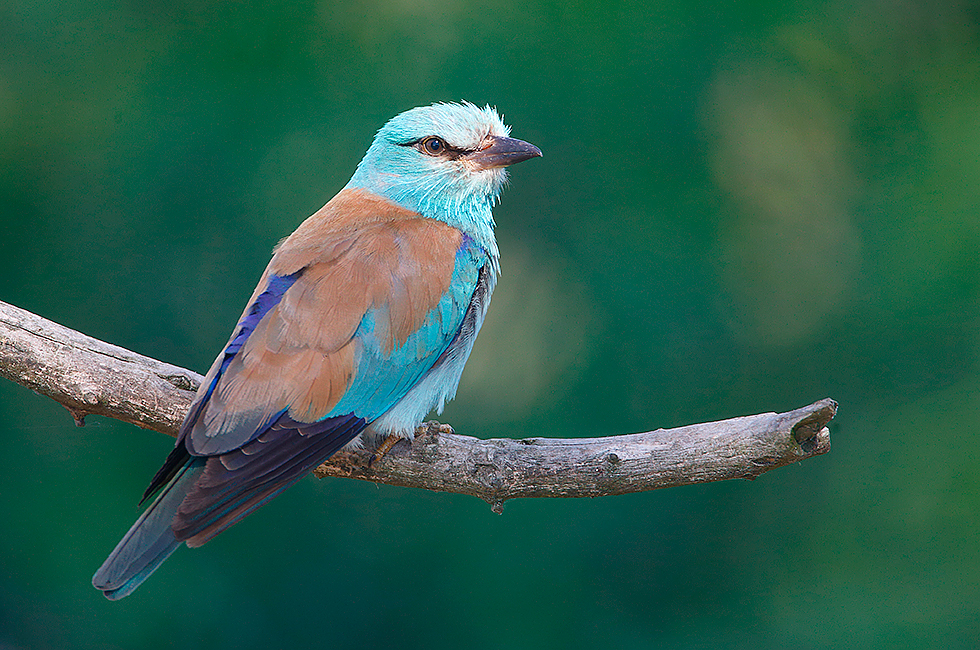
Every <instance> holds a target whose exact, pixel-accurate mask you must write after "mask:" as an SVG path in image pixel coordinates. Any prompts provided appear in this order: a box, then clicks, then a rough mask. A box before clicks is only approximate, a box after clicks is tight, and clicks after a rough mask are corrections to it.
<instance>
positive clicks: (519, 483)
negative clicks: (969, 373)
mask: <svg viewBox="0 0 980 650" xmlns="http://www.w3.org/2000/svg"><path fill="white" fill-rule="evenodd" d="M0 375H2V376H4V377H6V378H8V379H10V380H12V381H15V382H17V383H18V384H21V385H23V386H26V387H28V388H30V389H31V390H34V391H35V392H37V393H40V394H42V395H46V396H48V397H50V398H52V399H54V400H55V401H57V402H59V403H60V404H63V405H64V406H65V407H66V408H68V410H69V411H70V412H71V414H72V415H73V416H74V418H75V421H76V422H77V423H78V424H79V425H81V424H83V423H84V419H85V416H86V415H88V414H97V415H104V416H107V417H111V418H116V419H119V420H123V421H124V422H130V423H132V424H136V425H138V426H140V427H143V428H146V429H152V430H154V431H159V432H161V433H166V434H168V435H171V436H173V435H176V432H177V429H178V427H179V426H180V422H181V421H182V420H183V417H184V413H185V412H186V411H187V408H188V406H189V405H190V403H191V400H192V399H193V397H194V391H196V390H197V387H198V385H200V382H201V379H202V378H201V376H200V375H198V374H197V373H195V372H191V371H190V370H185V369H183V368H179V367H177V366H173V365H170V364H167V363H163V362H160V361H156V360H154V359H150V358H148V357H144V356H142V355H139V354H136V353H135V352H130V351H129V350H126V349H124V348H120V347H118V346H115V345H110V344H108V343H104V342H102V341H99V340H97V339H94V338H91V337H89V336H85V335H84V334H81V333H79V332H76V331H74V330H71V329H68V328H66V327H63V326H61V325H58V324H56V323H52V322H51V321H48V320H45V319H43V318H41V317H39V316H36V315H34V314H32V313H30V312H27V311H24V310H23V309H18V308H17V307H13V306H11V305H8V304H6V303H3V302H0ZM836 411H837V403H836V402H834V401H833V400H831V399H824V400H821V401H819V402H815V403H814V404H811V405H809V406H805V407H803V408H800V409H797V410H795V411H790V412H788V413H764V414H761V415H751V416H747V417H739V418H733V419H731V420H723V421H720V422H710V423H706V424H693V425H690V426H686V427H680V428H676V429H666V430H664V429H661V430H657V431H650V432H647V433H635V434H628V435H613V436H608V437H604V438H579V439H549V438H525V439H523V440H515V439H493V440H481V439H479V438H473V437H471V436H462V435H458V434H456V433H453V432H452V430H451V428H449V427H447V426H445V425H439V424H438V423H427V425H426V426H424V427H422V428H420V429H419V433H418V434H417V435H416V437H415V440H414V441H413V442H411V443H409V442H408V441H403V442H399V443H398V444H397V445H395V446H394V447H393V448H392V450H391V451H390V452H389V453H388V454H387V455H386V456H384V457H383V458H382V459H381V460H379V461H378V462H377V463H374V464H373V465H372V464H370V463H369V459H370V457H371V453H372V452H371V450H370V449H356V450H351V451H346V452H343V453H340V454H337V455H336V456H334V457H333V458H331V459H330V461H328V462H327V463H324V464H323V465H321V466H320V467H318V468H317V469H316V470H315V471H314V474H315V475H316V476H318V477H321V478H323V477H326V476H339V477H347V478H356V479H362V480H367V481H374V482H377V483H386V484H390V485H401V486H405V487H419V488H425V489H428V490H438V491H445V492H457V493H461V494H470V495H473V496H477V497H480V498H481V499H483V500H485V501H487V502H488V503H490V504H491V506H492V507H493V509H494V510H495V511H497V512H499V511H500V510H501V509H502V507H503V502H504V501H505V500H507V499H514V498H519V497H597V496H606V495H613V494H625V493H629V492H641V491H645V490H653V489H657V488H664V487H673V486H678V485H689V484H691V483H704V482H708V481H721V480H726V479H732V478H750V479H751V478H755V477H756V476H758V475H760V474H762V473H764V472H767V471H769V470H771V469H775V468H776V467H782V466H783V465H788V464H790V463H795V462H798V461H801V460H805V459H807V458H811V457H813V456H818V455H820V454H824V453H827V452H828V451H829V450H830V432H829V431H828V429H827V428H826V425H827V423H828V422H829V421H830V420H831V419H832V418H833V417H834V415H835V414H836Z"/></svg>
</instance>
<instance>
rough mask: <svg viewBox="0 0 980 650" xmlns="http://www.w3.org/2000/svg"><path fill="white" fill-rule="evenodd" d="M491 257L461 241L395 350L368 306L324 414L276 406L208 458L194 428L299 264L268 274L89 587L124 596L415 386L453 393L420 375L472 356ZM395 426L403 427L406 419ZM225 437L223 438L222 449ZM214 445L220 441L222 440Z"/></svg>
mask: <svg viewBox="0 0 980 650" xmlns="http://www.w3.org/2000/svg"><path fill="white" fill-rule="evenodd" d="M489 261H490V260H489V259H488V258H487V255H486V252H485V251H483V250H482V249H481V248H479V246H477V245H476V244H475V243H474V242H473V241H472V240H469V238H465V239H464V242H463V246H462V247H461V248H460V250H459V251H458V252H457V256H456V265H455V270H454V272H453V276H452V280H451V284H450V287H449V289H448V290H447V291H446V292H445V293H444V295H443V296H442V297H441V298H440V300H439V302H438V304H437V305H436V306H435V307H434V308H433V309H432V310H431V311H430V312H429V314H428V315H427V316H426V318H425V320H424V322H423V323H422V324H421V326H420V327H419V328H418V329H417V330H416V331H415V332H413V333H412V334H410V335H409V336H408V338H407V339H406V340H405V341H404V342H402V343H401V345H397V346H396V347H395V348H394V349H392V350H385V349H384V345H383V342H382V341H381V340H379V339H378V338H377V337H376V336H375V320H374V319H375V318H377V317H381V315H380V314H379V313H378V312H377V311H376V310H369V311H368V313H366V314H365V316H364V317H363V319H362V321H361V324H360V326H359V327H358V329H357V331H356V332H355V334H354V336H355V337H356V338H358V340H359V350H360V352H359V356H358V358H357V361H356V365H355V371H354V376H353V379H352V381H351V384H350V386H349V388H348V390H347V392H346V393H345V394H344V396H343V397H342V398H341V400H340V402H338V403H337V404H336V406H335V407H334V408H333V409H332V410H331V411H330V412H329V413H328V414H327V415H326V416H325V417H324V418H323V419H321V420H319V421H317V422H312V423H307V422H299V421H297V420H295V419H293V418H292V417H290V416H289V414H288V410H283V411H279V412H278V413H273V414H272V415H271V416H269V417H267V418H265V419H264V420H263V421H260V422H258V423H256V424H254V425H252V426H253V427H255V428H254V430H252V431H250V432H245V431H242V432H240V433H239V434H236V437H240V439H241V440H243V442H242V443H241V444H239V445H238V446H237V447H235V448H232V449H228V450H227V451H225V450H224V449H223V450H222V451H221V453H217V454H208V455H204V454H201V452H200V451H198V452H195V451H193V447H191V446H190V435H189V434H190V431H191V430H192V429H193V428H194V427H195V425H197V424H198V421H199V420H200V418H201V416H202V413H204V411H205V408H206V407H207V405H208V403H209V402H210V401H211V398H212V396H213V394H214V392H215V390H216V388H217V386H218V385H219V383H220V381H221V379H222V377H223V375H224V373H225V372H226V371H227V370H228V367H229V365H230V364H231V362H232V360H233V359H234V358H235V357H236V355H237V354H238V353H239V352H240V351H241V350H242V348H243V346H244V345H245V343H246V341H247V340H248V338H249V336H251V334H252V333H253V332H254V331H255V329H256V327H257V326H258V324H259V323H260V322H261V320H262V319H263V318H264V317H265V316H266V315H267V314H268V313H269V312H270V311H271V310H272V309H273V308H274V307H275V306H276V305H278V304H279V303H280V302H281V301H282V299H283V296H285V295H286V293H287V292H288V291H289V290H290V288H291V287H293V286H294V284H295V283H296V281H297V280H298V279H299V278H300V276H301V275H302V273H303V271H302V270H301V271H299V272H297V273H294V274H292V275H288V276H276V275H272V276H269V279H268V282H267V284H266V288H265V290H264V291H263V292H262V293H260V294H259V295H258V296H257V297H256V299H255V300H254V301H253V302H252V304H251V306H250V307H249V309H248V310H247V311H246V314H245V315H244V316H243V317H242V319H241V320H240V321H239V323H238V327H237V328H236V331H235V334H234V335H233V336H232V338H231V340H230V341H229V343H228V344H227V345H226V347H225V349H224V351H223V353H222V357H221V361H220V365H218V362H216V366H217V368H216V369H213V370H212V372H213V373H214V376H213V378H210V381H209V383H208V386H207V389H206V390H205V391H204V392H203V393H201V394H200V395H199V397H198V399H197V400H195V403H194V404H193V405H192V407H191V409H190V411H189V413H188V416H187V418H186V420H185V422H184V424H183V426H182V427H181V432H180V437H179V438H178V442H177V445H176V446H175V448H174V450H173V451H172V452H171V454H170V456H168V458H167V460H166V462H165V463H164V465H163V467H162V468H161V469H160V471H159V472H157V475H156V476H155V477H154V478H153V480H152V481H151V483H150V486H149V488H147V492H146V494H145V495H144V499H145V498H147V497H149V496H150V495H152V494H153V493H154V492H156V491H159V494H158V496H157V497H156V499H155V500H154V501H153V503H152V504H151V505H150V507H149V508H147V510H146V512H144V514H143V516H142V517H140V519H139V520H138V521H137V522H136V523H135V524H134V525H133V527H132V528H131V529H130V531H129V533H127V535H126V536H125V537H124V538H123V539H122V541H120V543H119V545H118V546H117V547H116V549H115V550H114V551H113V553H112V554H111V555H110V556H109V558H108V559H107V560H106V562H105V564H103V566H102V568H100V569H99V571H98V572H97V573H96V575H95V577H94V578H93V584H95V586H96V587H98V588H99V589H102V590H103V591H105V593H106V596H107V597H109V598H113V599H115V598H122V597H123V596H126V595H127V594H129V593H130V592H132V591H133V590H134V589H136V587H137V586H139V584H140V583H141V582H143V580H145V579H146V578H147V577H148V576H149V575H150V574H151V573H152V572H153V571H154V570H155V569H156V568H157V567H158V566H159V565H160V563H162V562H163V561H164V560H165V559H166V558H167V557H168V556H169V555H170V554H171V553H172V552H173V551H174V550H175V549H176V548H177V546H179V545H180V544H181V543H183V542H186V543H187V545H188V546H199V545H200V544H203V543H205V542H207V541H208V540H209V539H211V538H212V537H214V536H215V535H217V534H218V533H220V532H221V531H223V530H225V529H226V528H228V527H229V526H231V525H233V524H234V523H236V522H237V521H239V520H241V519H242V518H243V517H245V516H246V515H248V514H249V513H251V512H252V511H254V510H255V509H256V508H258V507H260V506H261V505H263V504H264V503H266V502H268V501H269V500H270V499H272V498H273V497H275V496H276V495H277V494H279V493H280V492H282V491H283V490H284V489H285V488H287V487H288V486H290V485H292V484H293V483H295V482H296V481H297V480H299V479H300V478H301V477H302V476H304V475H305V474H307V473H308V472H309V471H310V470H312V469H313V468H314V467H316V466H317V465H319V464H320V463H322V462H323V461H325V460H326V459H328V458H329V457H330V456H332V455H334V454H335V453H336V452H337V451H339V450H340V449H342V448H343V447H344V445H346V444H348V443H349V442H350V441H351V440H353V439H354V438H356V437H357V436H358V435H359V434H360V433H361V432H362V431H363V430H364V429H365V428H366V427H367V426H368V425H369V424H370V423H371V422H372V421H374V420H376V419H377V418H379V417H381V416H382V415H384V414H386V413H387V412H388V411H390V410H391V409H392V407H393V406H394V405H397V404H399V402H400V401H402V400H403V399H404V398H405V397H406V395H408V394H409V393H412V395H413V397H412V399H413V400H418V401H419V402H420V403H421V404H423V405H426V404H428V405H429V406H431V405H435V404H438V405H440V406H441V403H442V402H443V401H444V400H445V399H446V397H447V396H449V397H451V396H452V393H454V392H455V385H452V386H448V387H446V386H444V385H443V384H445V383H446V382H444V381H442V380H440V381H428V382H424V381H423V380H424V378H425V377H426V376H427V375H428V374H429V373H431V372H433V369H434V367H437V366H440V365H445V364H446V362H447V358H448V359H451V360H450V362H449V363H450V364H452V365H456V364H457V359H456V357H458V356H459V355H460V354H461V352H460V350H462V349H463V348H465V350H463V354H464V355H465V354H468V351H469V345H471V344H472V336H473V335H475V329H476V328H478V327H479V320H480V319H482V314H483V307H484V300H485V297H486V295H488V293H489V291H488V288H487V286H488V285H487V282H486V275H487V273H488V271H487V270H488V269H489V268H490V267H489V265H488V262H489ZM461 340H462V343H461ZM462 360H463V361H465V356H464V357H463V359H462ZM459 366H460V368H459V369H460V370H461V364H459ZM440 372H442V371H440ZM456 381H458V374H457V378H456ZM449 383H452V382H449ZM420 384H425V385H426V386H428V385H429V384H432V385H433V389H432V390H431V391H430V390H429V389H428V388H426V391H428V392H426V393H425V394H424V395H423V396H422V397H421V399H419V398H418V396H417V393H418V388H419V386H420ZM396 419H398V418H396ZM396 424H397V426H399V427H402V426H404V425H403V424H402V423H401V422H400V420H399V421H398V422H397V423H396ZM407 424H411V425H414V424H417V421H416V422H414V423H407ZM228 442H230V441H227V442H225V443H223V445H224V448H225V449H227V447H228V446H229V445H228ZM215 443H216V444H218V445H222V443H221V442H220V441H217V440H216V441H215Z"/></svg>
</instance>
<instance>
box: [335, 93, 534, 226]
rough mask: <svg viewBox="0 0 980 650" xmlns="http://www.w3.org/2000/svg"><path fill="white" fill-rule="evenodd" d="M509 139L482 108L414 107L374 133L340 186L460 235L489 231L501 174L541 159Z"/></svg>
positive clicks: (493, 115) (492, 115)
mask: <svg viewBox="0 0 980 650" xmlns="http://www.w3.org/2000/svg"><path fill="white" fill-rule="evenodd" d="M509 134H510V129H509V128H508V127H507V126H505V125H504V123H503V121H501V119H500V116H499V115H498V114H497V111H496V110H494V109H493V108H491V107H489V106H487V107H485V108H479V107H477V106H474V105H473V104H470V103H468V102H464V103H461V104H433V105H432V106H421V107H419V108H413V109H411V110H409V111H406V112H404V113H401V114H400V115H397V116H396V117H394V118H392V119H391V120H390V121H389V122H388V123H387V124H385V125H384V126H383V127H382V128H381V130H380V131H378V134H377V135H376V136H375V138H374V142H373V143H372V144H371V147H370V148H369V149H368V151H367V153H366V154H365V155H364V158H363V159H362V160H361V162H360V164H359V165H358V166H357V171H356V172H355V173H354V177H353V178H351V180H350V182H349V183H348V184H347V187H351V188H355V187H356V188H362V189H365V190H368V191H370V192H373V193H375V194H379V195H381V196H384V197H385V198H388V199H390V200H392V201H394V202H396V203H398V204H399V205H401V206H403V207H406V208H408V209H410V210H414V211H416V212H418V213H420V214H422V215H423V216H426V217H430V218H433V219H440V220H442V221H446V222H447V223H449V224H450V225H453V226H456V227H458V228H460V229H461V230H463V231H464V232H472V231H474V229H475V230H484V229H487V228H490V229H492V227H493V220H492V217H491V215H490V208H491V207H493V204H494V202H495V201H496V199H497V196H498V195H499V193H500V189H501V187H502V186H503V183H504V181H505V180H506V179H507V170H506V169H505V168H506V167H507V166H508V165H512V164H514V163H518V162H521V161H522V160H527V159H529V158H534V157H535V156H540V155H541V150H540V149H538V148H537V147H535V146H534V145H532V144H528V143H527V142H523V141H521V140H516V139H514V138H511V137H509ZM484 222H485V223H484Z"/></svg>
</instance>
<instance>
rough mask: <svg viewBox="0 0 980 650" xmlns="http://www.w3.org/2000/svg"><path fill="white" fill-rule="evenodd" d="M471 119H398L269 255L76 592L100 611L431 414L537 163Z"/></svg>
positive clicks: (531, 151)
mask: <svg viewBox="0 0 980 650" xmlns="http://www.w3.org/2000/svg"><path fill="white" fill-rule="evenodd" d="M509 134H510V130H509V128H508V127H507V126H505V125H504V123H503V121H502V120H501V119H500V116H499V115H498V114H497V112H496V111H495V110H494V109H492V108H490V107H489V106H488V107H486V108H478V107H477V106H474V105H473V104H469V103H462V104H434V105H432V106H423V107H420V108H414V109H412V110H410V111H406V112H405V113H402V114H400V115H398V116H396V117H394V118H393V119H391V120H390V121H389V122H388V123H387V124H385V125H384V127H382V128H381V130H380V131H378V133H377V135H376V136H375V138H374V142H373V143H372V144H371V146H370V148H368V150H367V153H366V154H365V155H364V158H363V159H362V160H361V162H360V163H359V164H358V166H357V169H356V171H355V172H354V176H353V177H352V178H351V179H350V182H349V183H347V185H346V186H345V187H344V188H343V189H342V190H341V191H340V192H339V193H338V194H337V195H336V196H335V197H333V198H332V199H331V200H330V201H329V202H328V203H327V204H326V205H325V206H323V207H322V208H321V209H320V210H319V211H317V212H316V213H315V214H314V215H313V216H311V217H309V218H308V219H307V220H306V221H304V222H303V223H302V224H301V225H300V226H299V228H297V229H296V231H295V232H294V233H293V234H292V235H290V236H289V237H287V238H286V239H284V240H283V241H282V242H280V243H279V245H278V246H276V248H275V250H274V252H273V255H272V261H270V262H269V266H268V267H267V268H266V270H265V272H264V273H263V274H262V277H261V279H260V280H259V283H258V286H257V287H256V288H255V292H254V293H253V294H252V297H251V299H250V300H249V301H248V305H247V306H246V307H245V311H244V312H243V313H242V316H241V318H240V319H239V320H238V324H237V325H236V326H235V328H234V330H233V331H232V334H231V338H230V339H229V340H228V343H227V344H226V345H225V347H224V349H223V350H222V351H221V353H220V354H219V355H218V358H217V359H215V361H214V364H213V365H212V366H211V369H210V370H209V371H208V373H207V375H206V376H205V378H204V381H203V383H202V384H201V387H200V389H199V390H198V392H197V396H196V398H195V400H194V402H193V404H192V405H191V407H190V410H189V411H188V413H187V416H186V418H185V419H184V422H183V424H182V425H181V427H180V432H179V434H178V438H177V444H176V446H175V447H174V450H173V451H172V452H171V453H170V455H169V456H168V457H167V460H166V462H164V464H163V467H162V468H161V469H160V471H159V472H157V474H156V476H154V477H153V480H152V481H151V482H150V486H149V487H148V488H147V490H146V493H145V494H144V495H143V500H144V501H145V500H147V499H148V498H150V497H151V496H153V495H156V496H155V498H154V499H153V502H152V503H151V504H150V506H149V507H148V508H147V509H146V511H144V512H143V514H142V516H140V518H139V519H138V520H137V521H136V523H135V524H133V526H132V528H130V529H129V532H127V533H126V535H125V536H124V537H123V538H122V541H120V542H119V544H118V545H117V546H116V548H115V549H114V550H113V551H112V553H111V554H110V555H109V557H108V559H106V561H105V563H104V564H103V565H102V566H101V567H100V568H99V570H98V571H97V572H96V574H95V576H94V577H93V579H92V583H93V584H94V585H95V587H96V588H97V589H100V590H102V591H103V592H105V595H106V596H107V597H108V598H110V599H112V600H116V599H119V598H123V597H125V596H127V595H129V594H130V593H132V592H133V590H134V589H136V588H137V587H138V586H139V585H140V584H141V583H142V582H143V581H144V580H146V578H147V577H149V576H150V574H151V573H153V571H155V570H156V569H157V567H159V566H160V564H161V563H162V562H163V561H164V560H165V559H167V557H169V556H170V554H171V553H173V552H174V550H175V549H176V548H177V547H178V546H180V545H181V544H182V543H185V544H187V546H190V547H196V546H200V545H202V544H204V543H205V542H207V541H208V540H210V539H211V538H212V537H214V536H215V535H217V534H218V533H220V532H221V531H223V530H225V529H226V528H228V527H229V526H231V525H232V524H234V523H236V522H238V521H239V520H241V519H242V518H243V517H245V516H246V515H248V514H249V513H251V512H252V511H254V510H255V509H256V508H258V507H260V506H262V505H263V504H265V503H266V502H268V501H269V500H270V499H272V498H273V497H274V496H276V495H278V494H279V493H280V492H282V491H283V490H284V489H286V488H287V487H289V486H290V485H292V484H293V483H295V482H296V481H297V480H299V479H300V478H302V477H303V476H304V475H305V474H307V473H308V472H310V471H311V470H312V469H313V468H314V467H316V466H317V465H319V464H320V463H322V462H323V461H325V460H326V459H328V458H330V457H331V456H332V455H333V454H335V453H336V452H337V451H339V450H341V449H343V448H344V447H345V446H348V445H353V444H358V442H359V441H360V440H361V439H362V436H365V435H373V436H378V437H388V436H397V437H403V438H411V437H412V435H413V433H414V431H415V429H416V427H417V426H418V425H419V424H421V422H422V420H423V418H424V417H425V416H426V415H427V414H428V413H429V412H430V411H432V410H436V411H438V412H441V411H442V408H443V406H444V405H445V402H446V400H447V399H452V398H453V397H454V396H455V394H456V387H457V385H458V384H459V378H460V375H461V373H462V372H463V365H464V364H465V363H466V360H467V358H468V357H469V355H470V350H471V349H472V347H473V341H474V340H475V339H476V335H477V333H478V332H479V331H480V325H481V323H482V322H483V318H484V315H485V314H486V310H487V306H488V304H489V302H490V294H491V292H492V291H493V288H494V285H495V283H496V277H497V272H498V268H499V266H498V251H497V243H496V240H495V239H494V232H493V229H494V221H493V215H492V214H491V208H492V207H493V205H494V203H495V202H496V200H497V197H498V195H499V193H500V190H501V187H502V185H503V183H504V181H505V180H506V178H507V171H506V169H505V168H506V167H507V166H508V165H512V164H514V163H518V162H521V161H523V160H528V159H529V158H533V157H535V156H540V155H541V151H540V150H539V149H538V148H537V147H535V146H534V145H531V144H528V143H527V142H523V141H521V140H516V139H513V138H510V137H509Z"/></svg>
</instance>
